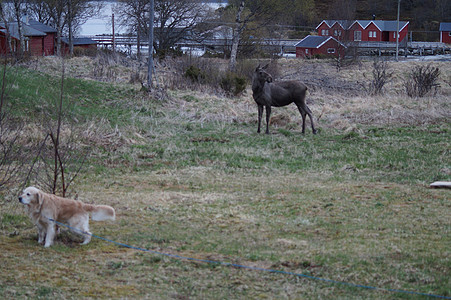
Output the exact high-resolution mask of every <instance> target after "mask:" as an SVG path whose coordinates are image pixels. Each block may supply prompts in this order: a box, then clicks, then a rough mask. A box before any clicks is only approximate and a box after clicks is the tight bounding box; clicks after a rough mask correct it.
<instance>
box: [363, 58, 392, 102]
mask: <svg viewBox="0 0 451 300" xmlns="http://www.w3.org/2000/svg"><path fill="white" fill-rule="evenodd" d="M372 75H373V78H372V80H371V81H370V83H369V87H368V91H369V93H370V94H371V95H381V94H382V93H383V91H384V86H385V84H386V83H387V82H388V81H389V80H390V79H391V78H392V76H393V72H390V71H389V70H388V64H387V62H385V61H377V60H375V61H374V62H373V71H372Z"/></svg>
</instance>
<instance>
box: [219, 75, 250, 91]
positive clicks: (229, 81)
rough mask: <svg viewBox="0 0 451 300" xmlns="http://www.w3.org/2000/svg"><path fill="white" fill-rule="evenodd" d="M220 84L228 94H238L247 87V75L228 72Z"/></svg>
mask: <svg viewBox="0 0 451 300" xmlns="http://www.w3.org/2000/svg"><path fill="white" fill-rule="evenodd" d="M220 85H221V88H222V89H223V90H224V91H226V92H227V93H228V94H231V95H234V96H237V95H239V94H241V93H242V92H243V91H244V90H245V89H246V85H247V80H246V77H245V76H242V75H238V74H236V73H232V72H227V73H225V74H224V76H223V77H222V79H221V83H220Z"/></svg>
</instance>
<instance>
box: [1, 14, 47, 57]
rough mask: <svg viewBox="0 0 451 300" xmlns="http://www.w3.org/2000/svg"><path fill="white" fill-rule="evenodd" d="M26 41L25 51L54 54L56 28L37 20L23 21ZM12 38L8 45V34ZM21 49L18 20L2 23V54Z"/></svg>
mask: <svg viewBox="0 0 451 300" xmlns="http://www.w3.org/2000/svg"><path fill="white" fill-rule="evenodd" d="M22 31H23V36H24V42H25V49H24V51H25V52H27V53H29V54H30V55H38V56H42V55H53V54H54V53H55V34H56V30H55V29H53V28H51V27H49V26H46V25H44V24H41V23H39V22H36V21H30V23H22ZM8 33H9V36H10V39H11V44H10V47H8V37H7V35H8ZM18 49H20V36H19V28H18V23H17V22H9V23H6V24H5V23H0V54H6V53H9V52H10V51H12V52H15V51H17V50H18Z"/></svg>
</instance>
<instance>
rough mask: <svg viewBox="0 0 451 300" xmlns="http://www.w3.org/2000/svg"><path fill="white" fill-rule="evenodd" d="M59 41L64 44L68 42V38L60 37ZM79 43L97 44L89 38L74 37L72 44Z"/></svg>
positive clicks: (78, 44) (77, 44)
mask: <svg viewBox="0 0 451 300" xmlns="http://www.w3.org/2000/svg"><path fill="white" fill-rule="evenodd" d="M61 41H62V42H63V43H65V44H69V38H67V37H63V38H61ZM80 45H97V42H96V41H93V40H92V39H90V38H74V46H80Z"/></svg>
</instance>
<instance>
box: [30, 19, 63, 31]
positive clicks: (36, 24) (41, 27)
mask: <svg viewBox="0 0 451 300" xmlns="http://www.w3.org/2000/svg"><path fill="white" fill-rule="evenodd" d="M28 25H30V26H31V27H33V28H34V29H36V30H39V31H42V32H45V33H56V29H55V28H53V27H50V26H48V25H45V24H43V23H40V22H38V21H35V20H29V21H28Z"/></svg>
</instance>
